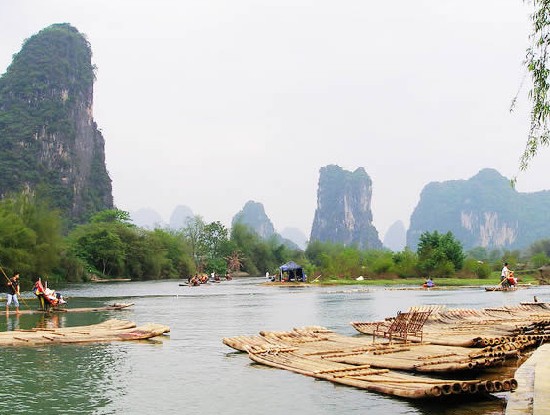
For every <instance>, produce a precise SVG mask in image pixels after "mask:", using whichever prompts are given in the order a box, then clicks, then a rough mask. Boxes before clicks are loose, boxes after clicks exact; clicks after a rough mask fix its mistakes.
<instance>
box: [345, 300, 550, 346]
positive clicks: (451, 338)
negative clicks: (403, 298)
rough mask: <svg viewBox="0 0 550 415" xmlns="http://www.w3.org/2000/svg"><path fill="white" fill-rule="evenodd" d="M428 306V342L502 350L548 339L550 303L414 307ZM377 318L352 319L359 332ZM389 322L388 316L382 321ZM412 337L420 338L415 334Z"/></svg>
mask: <svg viewBox="0 0 550 415" xmlns="http://www.w3.org/2000/svg"><path fill="white" fill-rule="evenodd" d="M413 309H414V310H419V309H431V311H432V312H431V314H430V317H429V318H428V320H427V321H426V323H425V325H424V340H425V341H426V342H428V343H432V344H439V345H449V346H456V345H459V346H464V347H485V346H501V347H500V349H502V350H514V349H515V350H523V349H525V348H530V347H533V346H534V345H536V344H540V343H541V342H545V341H548V339H550V325H549V320H550V305H549V304H548V303H529V304H520V305H517V306H506V307H497V308H485V309H480V310H476V309H446V308H445V307H442V306H424V307H414V308H413ZM379 323H380V322H352V323H351V325H352V326H353V327H354V328H355V329H356V330H357V331H359V332H360V333H364V334H370V335H372V334H373V329H374V327H376V325H377V324H379ZM383 323H384V324H386V325H388V326H389V324H390V323H391V318H388V319H386V321H384V322H383ZM410 340H411V341H415V340H416V341H419V339H415V338H414V337H411V338H410Z"/></svg>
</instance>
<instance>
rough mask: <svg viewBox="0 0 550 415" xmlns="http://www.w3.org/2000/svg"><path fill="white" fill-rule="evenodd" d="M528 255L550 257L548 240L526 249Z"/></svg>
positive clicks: (534, 243) (535, 243)
mask: <svg viewBox="0 0 550 415" xmlns="http://www.w3.org/2000/svg"><path fill="white" fill-rule="evenodd" d="M528 253H529V254H531V255H536V254H544V255H546V256H548V257H550V239H542V240H540V241H535V242H533V243H532V244H531V246H530V247H529V248H528Z"/></svg>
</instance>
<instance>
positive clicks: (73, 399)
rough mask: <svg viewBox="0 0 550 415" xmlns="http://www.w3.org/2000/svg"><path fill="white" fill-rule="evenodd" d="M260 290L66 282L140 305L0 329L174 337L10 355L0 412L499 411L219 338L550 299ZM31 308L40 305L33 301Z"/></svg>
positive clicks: (88, 297) (545, 295)
mask: <svg viewBox="0 0 550 415" xmlns="http://www.w3.org/2000/svg"><path fill="white" fill-rule="evenodd" d="M261 282H263V280H262V279H240V280H233V281H224V282H222V283H220V284H212V285H205V286H200V287H193V288H191V287H182V286H179V283H180V281H174V280H170V281H155V282H126V283H109V284H81V285H70V286H67V287H65V288H64V289H63V290H62V292H63V294H64V295H65V296H66V297H68V298H69V307H84V306H101V305H107V304H111V303H113V302H132V303H134V304H135V305H134V306H133V307H131V308H129V309H126V310H123V311H112V312H96V313H74V314H73V313H67V314H63V315H58V316H57V315H56V316H54V317H46V318H45V317H44V316H42V315H21V316H19V317H16V316H15V315H13V313H12V314H11V315H10V316H9V317H7V318H6V317H4V318H3V319H1V320H0V331H5V330H13V329H15V328H22V329H28V328H32V327H36V326H38V325H42V326H55V325H58V326H76V325H83V324H94V323H99V322H102V321H105V320H107V319H109V318H119V319H126V320H131V321H134V322H136V323H137V324H138V325H141V324H144V323H147V322H154V323H161V324H166V325H168V326H170V328H171V333H170V334H169V335H168V336H164V337H163V338H162V339H161V340H156V341H141V342H117V343H111V344H92V345H80V346H45V347H39V348H32V347H29V348H7V349H4V350H3V351H2V353H0V365H1V367H2V371H3V379H2V383H1V384H2V388H1V389H0V413H1V414H8V413H9V414H31V413H40V414H224V415H230V414H239V415H243V414H260V413H261V414H298V413H299V414H305V415H309V414H311V415H313V414H315V415H319V414H321V415H322V414H350V413H353V414H367V413H368V414H444V415H466V414H475V415H488V414H502V411H503V409H502V408H503V403H504V402H505V400H506V398H507V396H506V395H505V394H504V395H501V396H500V397H499V399H495V400H492V401H488V402H481V403H480V402H475V403H472V402H470V403H468V402H464V403H460V404H453V405H445V406H440V405H434V404H427V403H418V402H411V401H406V400H401V399H397V398H392V397H388V396H384V395H379V394H376V393H371V392H367V391H364V390H358V389H355V388H351V387H346V386H339V385H334V384H332V383H330V382H326V381H319V380H315V379H313V378H310V377H306V376H302V375H298V374H294V373H291V372H288V371H284V370H278V369H272V368H268V367H264V366H261V365H257V364H254V363H253V362H252V361H251V360H249V358H248V357H247V355H246V354H243V353H238V352H235V351H233V350H232V349H230V348H228V347H227V346H225V345H224V344H223V343H222V338H223V337H232V336H237V335H254V334H257V333H258V332H259V331H260V330H290V329H292V328H293V327H301V326H306V325H321V326H325V327H327V328H329V329H331V330H333V331H335V332H338V333H341V334H346V335H358V334H357V332H356V331H355V330H354V329H353V328H352V327H351V326H350V325H349V322H350V321H354V320H363V321H365V320H377V319H382V318H384V317H387V316H391V315H395V314H396V312H397V311H398V310H406V309H407V308H409V307H410V306H416V305H425V304H444V305H446V306H448V307H451V308H471V307H475V308H480V307H490V306H501V305H506V304H509V305H516V304H518V303H519V302H521V301H532V299H533V295H537V296H538V298H539V301H550V288H549V287H531V288H529V289H524V290H518V291H516V292H505V293H503V292H490V293H489V292H485V291H484V290H483V289H482V288H471V289H466V288H464V289H455V290H431V291H423V290H396V289H391V290H390V289H384V288H358V287H356V286H353V287H352V286H349V287H293V288H291V287H268V286H262V285H261ZM26 302H27V303H28V304H29V306H30V307H34V306H35V304H36V300H35V299H34V298H31V297H30V296H29V297H27V298H26ZM23 308H25V307H23Z"/></svg>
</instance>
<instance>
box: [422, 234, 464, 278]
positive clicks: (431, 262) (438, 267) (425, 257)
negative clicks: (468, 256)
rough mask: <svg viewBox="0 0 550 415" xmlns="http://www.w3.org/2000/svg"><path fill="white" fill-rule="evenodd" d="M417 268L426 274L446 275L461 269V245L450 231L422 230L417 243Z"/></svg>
mask: <svg viewBox="0 0 550 415" xmlns="http://www.w3.org/2000/svg"><path fill="white" fill-rule="evenodd" d="M417 254H418V268H419V269H420V271H421V272H422V273H423V274H425V275H428V276H438V277H447V276H450V275H452V274H453V273H455V272H456V271H458V270H460V269H462V265H463V262H464V253H463V252H462V245H461V243H460V242H459V241H457V240H456V239H455V238H454V236H453V234H452V233H451V232H447V233H446V234H440V233H439V232H437V231H434V232H432V233H430V232H424V233H423V234H422V235H420V239H419V243H418V250H417Z"/></svg>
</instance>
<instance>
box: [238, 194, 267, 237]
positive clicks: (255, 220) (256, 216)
mask: <svg viewBox="0 0 550 415" xmlns="http://www.w3.org/2000/svg"><path fill="white" fill-rule="evenodd" d="M236 223H242V224H243V225H247V226H248V227H249V228H251V229H252V230H254V231H255V232H256V233H257V234H258V235H260V236H261V237H262V238H269V237H270V236H272V235H274V234H275V228H274V227H273V224H272V223H271V220H270V219H269V217H268V216H267V214H266V213H265V210H264V205H262V204H261V203H259V202H254V201H253V200H249V201H248V202H246V203H245V205H244V207H243V209H242V210H241V211H240V212H239V213H237V214H236V215H235V216H234V217H233V220H232V221H231V225H235V224H236Z"/></svg>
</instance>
